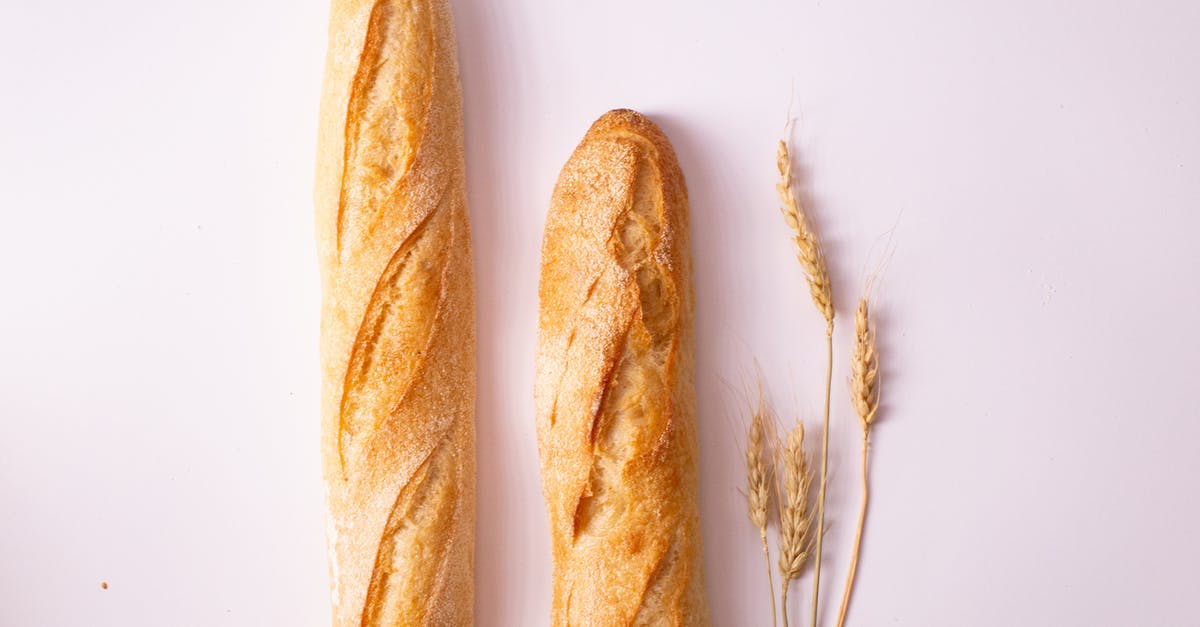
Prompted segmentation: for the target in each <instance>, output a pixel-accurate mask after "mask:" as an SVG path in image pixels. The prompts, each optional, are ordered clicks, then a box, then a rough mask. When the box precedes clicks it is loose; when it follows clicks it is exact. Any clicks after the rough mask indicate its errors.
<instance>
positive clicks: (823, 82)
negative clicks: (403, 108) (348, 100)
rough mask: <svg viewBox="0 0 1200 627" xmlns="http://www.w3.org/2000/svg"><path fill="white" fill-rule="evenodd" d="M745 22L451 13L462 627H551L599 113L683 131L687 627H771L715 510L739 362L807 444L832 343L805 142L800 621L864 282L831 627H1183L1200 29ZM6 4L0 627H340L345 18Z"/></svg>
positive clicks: (506, 8) (547, 11)
mask: <svg viewBox="0 0 1200 627" xmlns="http://www.w3.org/2000/svg"><path fill="white" fill-rule="evenodd" d="M736 4H737V6H738V8H737V9H734V8H732V7H734V6H735V3H729V2H697V1H695V0H693V1H690V2H689V1H685V0H676V1H671V2H665V1H662V2H641V1H637V0H620V1H609V2H550V1H541V2H535V1H533V0H507V1H505V2H492V1H490V0H457V1H456V2H455V3H454V11H455V15H456V18H457V27H458V33H459V46H460V58H461V64H462V79H463V86H464V92H465V98H466V129H467V135H466V137H467V144H468V161H467V166H468V179H469V184H470V189H469V199H470V203H471V217H472V220H473V227H474V233H475V255H476V259H475V264H476V268H477V273H478V294H479V299H478V300H479V319H478V320H479V321H478V324H479V409H478V436H479V452H478V462H479V481H478V489H479V511H478V531H477V538H478V544H477V564H476V592H477V599H476V616H477V617H478V623H479V624H480V625H542V624H545V623H546V622H547V615H548V604H549V589H550V579H549V549H548V544H547V529H546V527H547V523H546V517H545V514H544V510H543V508H542V501H541V494H540V484H539V479H538V474H537V470H538V466H537V453H536V448H535V438H534V416H533V403H532V387H533V382H532V379H533V372H534V336H535V326H536V318H535V312H536V307H537V302H536V283H537V276H538V255H539V247H540V239H541V229H542V223H543V219H544V215H545V211H546V209H547V204H548V200H549V197H550V191H551V188H552V186H553V183H554V180H555V178H556V176H557V173H558V170H559V168H560V167H561V165H562V163H563V162H564V161H565V159H566V158H567V156H568V155H569V153H570V151H571V150H572V149H573V147H574V146H575V144H576V143H577V142H578V141H579V139H580V138H581V137H582V135H583V133H584V131H585V130H586V129H587V127H588V125H589V124H590V123H591V121H592V120H593V119H594V118H595V117H597V116H598V115H599V114H600V113H602V112H603V111H605V110H606V109H608V108H612V107H618V106H625V107H633V108H637V109H640V110H642V111H643V112H645V113H647V114H649V115H650V116H651V117H653V118H654V119H655V120H657V121H658V122H659V123H660V124H661V125H662V127H663V128H664V129H665V130H666V132H667V133H668V135H669V136H670V137H671V139H672V140H673V142H674V144H675V147H676V150H677V151H678V154H679V158H680V161H681V162H682V165H683V169H684V172H685V173H686V175H687V178H688V185H689V190H690V194H691V199H692V216H693V222H692V225H693V253H694V255H695V259H696V263H695V281H696V293H697V297H698V314H697V322H698V351H697V359H698V364H697V388H698V391H699V406H700V415H699V420H700V439H701V448H702V460H701V463H702V471H701V499H702V510H703V527H704V541H705V552H706V556H705V557H706V565H707V580H708V581H707V585H708V596H709V600H710V604H711V607H712V616H713V622H714V624H716V625H762V624H766V621H767V618H766V617H767V616H768V611H767V597H766V591H765V587H764V586H765V583H764V581H763V579H764V574H763V572H762V568H763V565H762V562H761V554H760V553H759V552H758V551H757V548H756V535H755V533H754V532H753V530H752V529H751V527H750V524H749V522H748V521H747V520H746V516H745V511H744V504H743V501H742V498H741V496H740V494H739V492H738V490H739V487H740V486H741V482H742V471H741V467H740V461H739V446H740V442H741V432H742V422H741V407H742V403H743V401H742V399H741V396H740V394H739V390H741V389H742V388H743V387H744V384H745V383H746V381H747V378H748V376H749V375H751V374H752V373H753V364H754V360H755V359H757V360H758V362H759V363H760V364H761V367H762V370H763V373H764V377H765V380H766V385H767V388H768V390H769V392H770V394H771V397H772V399H773V400H774V401H775V403H776V405H777V407H778V409H779V411H780V413H781V414H782V415H783V416H784V417H785V418H787V419H789V420H790V419H791V418H793V417H795V416H796V415H797V413H799V415H802V416H803V417H804V418H805V419H807V420H808V421H809V425H810V428H812V431H813V432H814V433H815V432H816V429H815V425H816V420H817V418H818V413H819V410H820V407H821V397H820V390H821V387H822V383H823V381H822V377H823V368H824V363H823V359H824V356H823V352H822V351H823V347H822V328H821V323H820V321H819V319H818V317H817V315H816V314H815V312H814V311H813V309H812V307H811V305H810V303H809V301H808V299H807V296H806V294H805V293H804V288H803V284H802V279H801V274H800V271H799V269H798V266H797V264H796V263H795V261H794V258H793V250H792V248H791V245H790V243H789V241H788V238H787V234H786V232H785V228H784V225H783V222H782V219H781V218H780V216H779V214H778V211H777V209H776V207H777V205H776V201H775V196H774V190H773V186H774V182H775V173H774V171H773V166H774V154H775V141H776V140H777V139H778V138H779V137H780V136H781V135H782V134H783V132H784V125H785V122H786V120H787V119H788V116H789V112H790V113H791V115H792V116H793V117H795V118H796V120H797V122H796V133H795V139H796V142H797V143H796V145H797V155H798V157H799V159H800V161H801V164H802V168H803V184H804V191H805V193H806V194H807V195H808V196H809V197H810V198H811V200H812V207H813V213H814V214H815V216H816V220H817V223H818V225H819V228H820V232H821V234H822V235H823V237H824V238H825V241H826V243H827V246H828V250H829V255H830V263H831V265H832V271H833V274H834V279H835V286H834V287H835V298H836V299H837V301H838V314H839V316H840V317H841V318H840V319H841V320H843V321H844V323H843V324H842V326H840V327H839V329H838V333H837V336H836V340H837V347H838V351H839V352H838V356H837V365H836V368H837V370H836V375H835V379H834V381H835V385H834V400H835V402H834V407H833V409H834V427H833V430H832V431H831V435H832V440H833V451H832V462H831V464H832V483H831V486H830V502H829V503H830V511H831V513H830V519H831V524H832V531H831V532H830V534H829V536H828V542H827V547H828V558H827V564H828V570H827V571H826V574H827V578H826V579H825V581H826V582H827V583H828V586H827V587H826V588H825V590H826V591H827V592H828V594H827V595H826V596H825V602H826V603H827V605H826V607H829V608H833V607H834V606H835V605H836V597H837V595H838V593H839V592H840V588H841V579H842V576H843V573H844V570H845V564H846V556H847V551H848V542H849V539H850V535H851V530H852V519H853V514H854V505H855V503H856V499H857V492H856V483H855V480H856V465H855V464H856V459H857V458H856V455H857V451H856V438H857V426H856V423H855V422H854V418H853V416H852V413H851V411H850V408H849V404H848V402H847V400H846V385H845V376H846V372H847V369H846V364H847V361H846V355H847V350H848V347H849V339H850V334H849V333H848V328H849V327H848V324H846V323H845V322H848V321H849V319H850V317H849V316H848V315H847V314H849V313H850V312H851V309H852V307H853V301H854V299H855V297H856V295H857V293H858V292H859V291H860V289H861V287H862V286H863V284H864V281H865V279H866V277H867V276H868V275H869V274H870V273H871V271H873V270H874V269H875V268H877V267H879V266H880V265H881V263H882V262H883V261H885V260H886V261H887V264H886V272H885V273H884V274H883V276H882V279H881V280H880V287H879V291H878V308H879V309H878V312H879V338H880V343H881V351H882V359H883V363H884V375H883V386H884V388H883V389H884V399H885V409H884V412H883V414H882V416H881V418H880V424H879V427H878V429H877V431H876V433H875V437H874V449H873V457H872V460H873V470H872V472H873V477H872V485H873V488H874V500H873V509H872V510H871V515H870V519H869V527H868V529H867V536H866V543H865V546H864V555H863V561H862V564H861V571H860V572H861V576H860V580H859V587H858V589H857V596H856V603H855V605H854V607H853V610H852V612H851V619H852V622H853V623H854V624H857V625H869V626H874V625H918V626H922V625H947V626H951V625H955V626H957V625H983V626H989V625H994V626H1010V625H1080V626H1084V625H1089V626H1090V625H1187V624H1197V621H1200V618H1197V610H1196V609H1195V607H1194V594H1195V590H1194V587H1195V585H1196V582H1197V576H1196V574H1195V570H1194V568H1195V565H1196V564H1197V563H1200V540H1197V535H1196V528H1197V525H1198V523H1200V490H1198V489H1197V486H1196V483H1197V479H1198V478H1200V455H1197V454H1196V447H1197V442H1198V441H1200V420H1198V418H1200V416H1198V415H1197V413H1198V412H1197V410H1196V401H1195V394H1196V387H1197V372H1198V368H1200V331H1198V330H1197V326H1196V319H1197V315H1196V309H1197V306H1198V305H1200V293H1198V291H1197V284H1198V280H1200V253H1197V251H1196V249H1195V246H1196V242H1197V237H1196V231H1197V229H1200V215H1198V211H1197V210H1198V203H1200V115H1198V114H1197V113H1198V112H1200V39H1197V37H1196V32H1197V30H1198V29H1200V4H1197V3H1195V2H1189V1H1184V0H1180V1H1177V2H1134V1H1133V0H1123V1H1112V2H1083V1H1079V2H1055V3H1047V2H1035V1H1032V0H1013V1H1008V2H983V1H975V2H930V1H920V0H913V1H909V2H883V1H877V2H831V1H825V2H812V1H802V2H784V1H782V0H779V1H775V2H766V1H763V2H746V3H736ZM1051 5H1054V6H1051ZM2 13H3V16H2V17H0V81H2V82H0V85H2V88H0V212H2V213H0V218H2V221H0V285H2V291H0V294H3V296H2V297H0V499H2V501H3V505H2V506H0V624H3V625H6V626H14V627H16V626H27V625H28V626H32V625H39V626H40V625H71V626H73V625H205V626H206V625H325V624H328V611H329V609H328V608H329V605H328V603H329V602H328V593H327V575H326V566H325V556H324V547H323V502H322V494H321V480H320V466H319V459H318V407H317V406H318V402H317V393H318V376H319V371H318V363H317V323H318V302H319V293H318V280H317V267H316V260H315V253H314V243H313V218H312V214H313V212H312V204H311V189H312V182H313V161H314V143H315V138H316V125H317V120H316V116H317V103H318V99H319V93H320V81H321V75H322V71H323V67H322V66H323V60H324V47H325V41H326V39H325V37H326V20H327V13H328V6H327V5H326V4H325V3H324V2H321V1H316V0H305V1H302V2H280V1H270V2H267V1H263V2H243V1H241V0H238V1H233V0H213V1H209V2H194V3H172V2H149V1H145V0H137V1H135V0H113V1H109V2H81V1H67V2H12V3H8V4H7V5H6V7H5V8H4V9H3V10H2ZM889 246H891V250H893V251H894V252H893V253H891V254H890V255H886V254H885V252H886V251H887V250H889ZM102 581H103V582H108V584H109V587H108V589H107V590H102V589H101V585H100V584H101V582H102ZM808 589H809V588H808V582H807V580H805V581H804V582H802V583H801V586H800V588H799V589H798V590H799V591H798V592H795V593H794V594H793V599H795V600H796V605H794V606H793V608H792V612H793V616H799V615H801V614H802V613H806V612H807V607H808V601H807V597H808ZM827 618H832V617H828V616H827ZM801 623H802V621H799V620H798V619H797V621H795V622H794V624H801ZM826 624H831V623H830V622H829V621H826Z"/></svg>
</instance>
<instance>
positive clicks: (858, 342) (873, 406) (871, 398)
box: [837, 297, 879, 627]
mask: <svg viewBox="0 0 1200 627" xmlns="http://www.w3.org/2000/svg"><path fill="white" fill-rule="evenodd" d="M878 378H879V353H878V352H877V351H876V349H875V330H874V329H873V328H872V327H871V317H870V312H869V308H868V305H867V299H866V297H863V298H862V299H860V300H859V301H858V309H857V310H855V312H854V357H853V359H852V361H851V362H850V403H851V404H852V405H853V406H854V411H855V412H856V413H857V414H858V420H859V423H860V424H861V426H862V502H861V504H860V506H859V510H858V527H857V530H856V531H855V533H854V550H853V552H852V553H851V554H850V570H849V572H847V573H846V585H845V588H844V589H843V590H842V607H841V610H840V611H839V612H838V621H837V624H838V627H842V625H844V624H845V622H846V610H847V609H849V607H850V592H851V590H853V589H854V575H855V573H856V572H857V570H858V554H859V549H860V548H861V547H862V535H863V526H864V524H865V522H866V519H867V495H868V491H867V444H868V441H869V439H870V435H871V427H872V426H873V425H874V424H875V416H876V414H877V413H878V411H879V386H878Z"/></svg>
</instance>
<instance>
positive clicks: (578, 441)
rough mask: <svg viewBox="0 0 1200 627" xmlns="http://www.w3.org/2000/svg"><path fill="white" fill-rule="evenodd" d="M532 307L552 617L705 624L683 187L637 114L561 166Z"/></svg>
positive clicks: (611, 119) (659, 140)
mask: <svg viewBox="0 0 1200 627" xmlns="http://www.w3.org/2000/svg"><path fill="white" fill-rule="evenodd" d="M539 298H540V310H539V317H538V356H537V384H536V392H535V396H536V401H537V431H538V446H539V451H540V455H541V465H542V484H543V489H544V493H545V497H546V504H547V509H548V512H549V516H550V527H551V536H552V538H551V539H552V546H553V552H554V556H553V557H554V592H553V609H552V617H551V623H552V624H553V625H555V626H561V625H605V626H607V625H707V624H708V610H707V604H706V602H705V599H704V581H703V572H702V563H701V541H700V524H699V511H698V507H697V503H696V489H697V486H696V482H697V479H696V455H697V442H696V424H695V414H696V411H695V391H694V388H693V381H692V376H693V375H692V370H693V365H692V363H693V349H692V301H693V298H692V285H691V262H690V259H689V253H688V200H687V189H686V187H685V185H684V180H683V174H682V172H681V171H680V169H679V165H678V163H677V161H676V159H675V153H674V151H673V150H672V149H671V145H670V143H669V142H668V141H667V138H666V136H665V135H663V133H662V132H661V131H660V130H659V129H658V127H657V126H655V125H654V124H653V123H652V122H650V121H649V120H648V119H646V118H645V117H643V116H642V115H640V114H638V113H636V112H633V111H628V110H616V111H610V112H609V113H606V114H605V115H604V116H602V117H601V118H600V119H599V120H598V121H596V123H595V124H593V125H592V127H591V129H590V130H589V131H588V133H587V135H586V136H585V137H584V139H583V142H582V143H580V144H579V146H578V147H577V148H576V149H575V152H574V154H572V155H571V158H570V159H569V160H568V161H567V164H566V165H565V166H564V167H563V170H562V173H561V175H560V176H559V179H558V184H557V185H556V187H555V189H554V195H553V199H552V201H551V207H550V213H549V215H548V216H547V219H546V231H545V239H544V241H543V244H542V273H541V284H540V286H539Z"/></svg>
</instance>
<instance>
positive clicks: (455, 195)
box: [317, 0, 475, 627]
mask: <svg viewBox="0 0 1200 627" xmlns="http://www.w3.org/2000/svg"><path fill="white" fill-rule="evenodd" d="M330 24H331V27H330V49H329V56H328V61H327V74H326V83H325V93H324V99H323V103H322V124H321V135H320V137H321V149H320V155H319V161H318V185H317V220H318V221H317V224H318V233H319V235H318V246H319V250H320V252H321V260H322V277H323V280H324V285H323V299H322V349H321V352H322V361H323V366H324V389H323V394H322V403H323V412H322V414H323V417H322V447H323V458H324V465H325V471H324V475H325V481H326V490H327V495H328V497H327V498H328V502H329V509H330V521H329V525H328V529H329V532H328V535H329V538H328V540H329V551H330V558H331V559H330V570H331V575H332V576H331V581H332V587H333V590H332V592H333V610H334V624H335V625H337V626H338V627H351V626H355V627H360V626H361V627H373V626H382V625H389V626H390V625H426V624H448V625H449V624H455V625H457V624H470V623H471V622H472V614H473V556H474V490H475V487H474V484H475V459H474V439H475V433H474V413H475V412H474V410H475V407H474V405H475V327H474V278H473V271H472V262H471V243H470V226H469V219H468V215H467V209H466V196H465V177H464V174H463V144H462V141H463V138H462V106H461V90H460V87H459V85H458V69H457V62H456V60H455V49H454V48H455V43H454V32H453V23H452V17H451V14H450V10H449V7H448V5H447V2H446V0H334V1H333V3H332V6H331V13H330Z"/></svg>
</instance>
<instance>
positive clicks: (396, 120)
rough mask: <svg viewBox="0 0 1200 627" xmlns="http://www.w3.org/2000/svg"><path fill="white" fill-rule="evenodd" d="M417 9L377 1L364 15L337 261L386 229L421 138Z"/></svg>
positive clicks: (423, 64)
mask: <svg viewBox="0 0 1200 627" xmlns="http://www.w3.org/2000/svg"><path fill="white" fill-rule="evenodd" d="M405 4H410V5H413V6H408V7H404V6H402V5H405ZM417 4H418V3H407V2H394V1H390V0H379V1H377V2H376V3H375V4H374V6H372V8H371V16H370V19H369V21H368V22H367V33H366V38H365V40H364V42H363V49H362V53H361V55H360V61H359V64H358V70H357V71H356V72H355V74H354V82H353V83H352V87H351V90H350V100H349V103H348V105H347V112H346V128H345V158H344V162H345V164H346V166H345V170H344V171H343V173H342V185H341V195H340V198H339V200H338V215H337V250H338V255H339V259H344V257H343V255H344V254H345V252H346V251H347V250H352V249H353V248H355V246H356V244H360V243H362V242H363V241H365V240H367V239H369V238H371V237H372V235H373V234H374V233H375V232H376V230H377V229H381V228H386V227H388V226H392V225H391V224H389V222H392V221H393V220H390V219H389V218H392V216H391V215H389V213H388V212H387V211H386V207H387V205H388V203H389V202H390V201H392V200H393V199H394V198H395V196H396V192H397V189H398V188H399V187H400V186H401V184H402V182H403V180H404V178H405V176H406V175H407V174H408V173H409V172H410V170H411V168H412V166H413V161H414V160H415V158H416V154H415V150H414V147H415V146H417V145H419V144H420V141H421V139H422V137H423V135H424V131H425V122H426V120H427V118H428V114H429V107H430V106H431V104H432V98H431V97H430V96H431V94H430V90H429V85H430V84H431V83H432V81H430V80H429V77H430V74H431V72H432V67H431V66H432V61H433V55H432V52H433V49H434V46H433V42H432V41H430V37H431V36H432V34H433V29H431V28H430V27H429V24H428V21H429V12H428V11H421V10H414V6H416V5H417Z"/></svg>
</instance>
